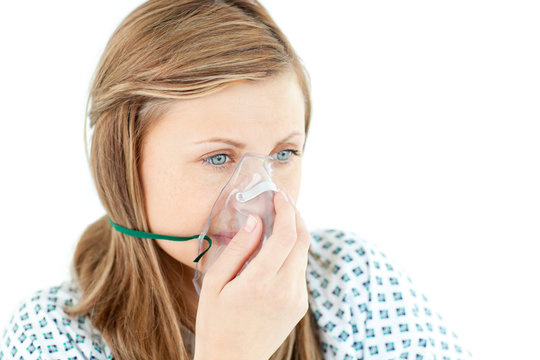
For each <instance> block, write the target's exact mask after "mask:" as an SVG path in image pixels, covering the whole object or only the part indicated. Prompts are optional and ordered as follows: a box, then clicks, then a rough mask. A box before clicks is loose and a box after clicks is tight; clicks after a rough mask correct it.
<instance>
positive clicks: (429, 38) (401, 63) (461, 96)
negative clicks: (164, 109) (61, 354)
mask: <svg viewBox="0 0 540 360" xmlns="http://www.w3.org/2000/svg"><path fill="white" fill-rule="evenodd" d="M140 3H141V1H126V0H124V1H108V0H107V1H105V0H94V1H91V2H89V1H84V2H83V1H72V0H70V1H67V0H66V1H59V0H51V1H47V2H42V1H35V0H34V1H29V2H28V1H25V2H15V1H11V2H2V3H1V5H0V34H1V37H2V38H1V40H2V47H1V57H0V71H1V74H2V86H1V92H2V93H1V96H0V101H1V110H0V111H1V115H0V116H1V119H2V125H1V130H0V156H1V162H0V164H1V167H0V168H1V177H0V181H1V186H0V199H1V200H0V203H1V205H0V206H1V207H0V211H1V216H0V219H1V220H0V221H1V232H2V236H1V241H0V276H1V290H0V291H1V295H0V324H5V323H6V322H7V321H8V320H9V316H10V313H11V312H12V311H13V310H14V309H15V307H16V305H17V303H18V302H19V301H20V300H21V299H22V298H24V297H25V296H28V295H29V294H31V293H32V292H34V291H36V290H37V289H41V288H45V287H48V286H52V285H56V284H59V282H61V281H63V280H64V279H66V278H67V277H68V275H69V272H68V269H69V265H70V261H71V256H72V253H73V250H74V247H75V244H76V242H77V240H78V237H79V236H80V234H81V233H82V231H83V230H84V228H85V227H86V226H87V225H88V224H89V223H90V222H92V221H94V220H95V219H96V218H97V217H99V216H101V215H102V214H103V213H104V211H103V208H102V207H101V204H100V203H99V200H98V198H97V195H96V192H95V190H94V187H93V183H92V182H91V178H90V174H89V171H88V167H87V164H86V159H85V155H84V144H83V123H84V121H83V119H84V105H85V101H86V96H87V92H88V87H89V82H90V78H91V75H92V73H93V71H94V69H95V67H96V65H97V62H98V58H99V56H100V54H101V52H102V50H103V48H104V46H105V44H106V42H107V40H108V38H109V37H110V35H111V34H112V32H113V30H114V29H115V28H116V26H117V25H118V24H119V22H120V21H121V20H122V19H123V18H124V17H125V16H126V15H127V14H128V13H129V12H130V11H131V10H132V9H134V8H135V7H136V6H137V5H138V4H140ZM263 4H264V5H265V6H266V7H267V8H268V10H269V11H270V13H271V15H272V16H273V17H274V18H275V20H276V21H277V23H278V25H279V26H281V28H282V30H283V31H284V32H285V34H286V35H287V36H288V37H289V40H290V41H291V42H292V44H293V46H295V48H296V50H297V52H298V53H299V55H300V57H301V58H302V59H303V61H304V63H305V64H306V66H307V68H308V70H309V71H310V74H311V77H312V88H313V119H312V126H311V130H310V133H309V137H308V145H307V147H306V154H305V159H304V173H303V185H302V193H301V196H300V200H299V203H298V208H299V209H300V210H301V212H302V214H303V216H304V218H305V219H306V221H307V223H308V226H309V227H310V228H313V229H314V228H320V227H330V228H343V229H346V230H350V231H354V232H356V233H357V234H359V235H360V236H362V237H364V238H366V239H367V240H369V241H371V242H375V243H377V244H379V246H380V248H381V249H382V250H383V251H385V252H386V253H387V255H389V256H390V257H393V258H394V259H395V260H396V261H397V262H398V263H399V264H401V265H403V266H405V268H406V269H407V270H408V272H409V274H410V275H411V277H412V278H413V279H414V280H415V282H416V284H417V286H418V288H419V289H420V290H421V291H423V292H425V293H426V294H427V295H428V298H429V299H430V301H431V302H432V304H433V307H434V308H435V309H436V310H438V311H439V312H440V313H441V314H442V315H443V317H444V318H445V319H446V321H447V323H448V325H450V327H452V328H454V329H455V330H456V332H457V333H458V335H459V336H460V337H461V338H462V339H463V343H464V345H465V346H467V347H468V348H470V349H471V351H472V352H473V354H474V355H475V357H476V358H477V359H481V358H485V359H520V358H530V356H531V355H532V354H531V351H533V349H532V348H533V347H534V344H536V343H537V342H538V338H539V335H540V331H539V330H538V324H539V322H540V306H538V304H540V295H539V291H538V287H539V285H538V283H539V282H538V279H537V277H538V274H540V265H539V261H538V260H537V258H538V246H537V243H538V242H539V241H540V228H539V225H540V190H539V184H540V141H539V139H540V66H539V64H540V21H538V19H539V18H540V10H539V6H538V3H537V2H535V1H519V0H517V1H516V0H512V1H510V0H508V1H493V0H492V1H478V0H467V1H464V0H454V1H451V2H450V1H447V2H439V1H377V2H358V1H341V2H337V1H336V2H328V1H324V2H323V1H320V2H315V1H307V0H303V1H294V2H293V1H269V0H266V1H264V0H263Z"/></svg>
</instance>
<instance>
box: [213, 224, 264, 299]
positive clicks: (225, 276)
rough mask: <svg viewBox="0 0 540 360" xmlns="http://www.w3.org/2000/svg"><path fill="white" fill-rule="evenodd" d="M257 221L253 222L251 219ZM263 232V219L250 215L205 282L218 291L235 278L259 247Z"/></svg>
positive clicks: (215, 263)
mask: <svg viewBox="0 0 540 360" xmlns="http://www.w3.org/2000/svg"><path fill="white" fill-rule="evenodd" d="M250 219H252V220H254V221H255V224H253V223H252V222H251V221H252V220H250ZM261 234H262V221H261V219H260V217H258V216H256V215H250V216H249V217H248V219H247V220H246V223H245V224H244V226H243V227H242V229H240V231H238V233H236V235H235V236H234V237H233V238H232V239H231V241H230V242H229V244H228V245H227V247H226V248H225V250H223V253H221V255H220V256H219V257H218V258H217V260H216V261H215V262H214V264H213V265H212V266H211V267H210V269H209V270H208V271H207V272H206V274H205V276H204V284H203V286H204V285H205V284H206V283H208V285H207V287H208V286H209V287H211V288H213V289H214V291H215V292H216V293H219V292H221V290H222V289H223V288H224V287H225V285H227V283H228V282H229V281H231V280H232V279H234V277H235V276H236V275H237V274H238V272H239V271H240V269H241V268H242V266H243V265H244V263H245V262H246V260H247V259H248V258H249V256H250V255H251V254H252V253H253V252H254V250H255V249H256V248H257V245H258V243H259V240H260V238H261Z"/></svg>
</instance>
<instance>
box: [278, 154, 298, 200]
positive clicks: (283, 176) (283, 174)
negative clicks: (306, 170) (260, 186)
mask: <svg viewBox="0 0 540 360" xmlns="http://www.w3.org/2000/svg"><path fill="white" fill-rule="evenodd" d="M273 178H274V181H275V182H276V185H277V186H278V187H279V188H281V189H282V190H284V191H285V192H286V193H288V194H289V195H291V196H292V197H293V198H294V200H295V201H296V200H297V199H298V194H299V193H300V183H301V180H302V166H301V163H300V162H298V163H297V164H294V165H293V166H291V167H290V168H287V169H276V170H275V171H274V175H273Z"/></svg>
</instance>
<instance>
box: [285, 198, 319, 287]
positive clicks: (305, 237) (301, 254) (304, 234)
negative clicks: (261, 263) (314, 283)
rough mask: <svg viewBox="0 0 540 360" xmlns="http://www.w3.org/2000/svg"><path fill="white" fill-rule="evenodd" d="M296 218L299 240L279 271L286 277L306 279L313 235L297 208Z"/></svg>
mask: <svg viewBox="0 0 540 360" xmlns="http://www.w3.org/2000/svg"><path fill="white" fill-rule="evenodd" d="M294 210H295V216H296V233H297V239H296V242H295V244H294V246H293V248H292V250H291V252H290V253H289V256H287V259H286V260H285V262H284V263H283V265H282V266H281V269H280V270H279V273H280V274H283V275H284V276H298V275H300V276H302V277H303V278H305V272H306V267H307V262H308V251H309V246H310V245H311V234H310V233H309V230H308V228H307V226H306V224H305V222H304V219H303V218H302V216H301V215H300V212H299V211H298V209H296V207H295V208H294Z"/></svg>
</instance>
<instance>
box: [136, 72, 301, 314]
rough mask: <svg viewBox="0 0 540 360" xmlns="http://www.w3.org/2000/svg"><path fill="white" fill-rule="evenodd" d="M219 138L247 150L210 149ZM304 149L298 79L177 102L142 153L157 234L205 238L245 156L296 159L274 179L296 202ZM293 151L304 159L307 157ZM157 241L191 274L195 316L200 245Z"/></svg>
mask: <svg viewBox="0 0 540 360" xmlns="http://www.w3.org/2000/svg"><path fill="white" fill-rule="evenodd" d="M291 134H295V135H293V136H292V137H290V135H291ZM216 137H219V138H224V139H229V140H231V141H235V142H238V143H241V144H242V146H236V145H232V144H226V143H223V142H207V141H206V140H207V139H211V138H216ZM284 139H286V141H285V142H284V143H282V141H283V140H284ZM304 141H305V130H304V100H303V94H302V91H301V89H300V87H299V86H298V83H297V80H296V76H295V74H294V72H292V71H287V72H283V73H281V74H278V75H274V76H272V77H269V78H266V79H264V80H262V81H242V82H238V83H234V84H232V85H229V86H228V87H226V88H224V89H222V90H220V91H218V92H215V93H212V94H210V95H206V96H203V97H201V98H197V99H190V100H180V101H176V102H174V103H173V104H172V105H170V107H169V108H168V109H167V110H166V111H165V113H164V114H163V115H162V116H161V117H160V118H159V119H157V120H156V121H155V122H154V123H152V124H151V125H150V128H149V130H148V132H147V134H146V135H145V138H144V141H143V145H142V149H141V165H140V169H139V170H140V176H141V179H142V185H143V191H144V194H145V207H146V212H147V216H148V222H149V226H150V231H151V232H154V233H158V234H169V235H176V236H193V235H198V234H199V233H200V232H201V231H202V229H203V228H204V225H205V223H206V220H207V218H208V215H209V213H210V210H211V208H212V205H213V203H214V201H215V199H216V197H217V195H218V194H219V191H220V190H221V188H222V187H223V185H224V184H225V182H226V181H227V180H228V179H229V177H230V176H231V174H232V172H233V170H234V167H235V166H236V164H237V163H238V161H239V160H240V158H241V156H242V155H243V154H244V153H245V152H254V153H258V154H263V155H269V156H273V157H277V156H279V155H278V153H279V152H281V156H282V157H281V158H286V157H287V155H290V156H289V157H288V159H287V160H286V161H284V162H283V165H280V166H277V167H274V169H275V170H274V176H275V179H276V183H279V184H280V187H281V188H282V189H283V190H285V192H286V193H287V194H289V196H290V197H292V200H293V201H294V202H296V200H297V198H298V194H299V191H300V180H301V161H302V160H301V159H302V158H301V156H302V149H303V146H304ZM199 142H200V143H199ZM195 143H199V144H195ZM289 149H292V150H296V151H298V152H299V156H295V155H294V154H292V153H290V152H288V151H287V150H289ZM219 154H226V155H228V157H225V159H226V162H225V163H224V164H223V165H218V166H221V167H222V168H221V169H218V168H217V167H213V166H212V164H211V163H210V162H211V161H214V164H221V162H223V159H224V157H219V156H218V157H217V158H216V157H215V156H216V155H219ZM213 156H214V158H211V157H213ZM205 159H206V160H205ZM155 241H156V242H157V244H158V245H159V246H160V247H161V248H162V249H163V250H164V251H165V252H166V253H168V254H169V255H170V256H171V257H173V258H174V259H176V260H178V262H179V263H180V264H182V266H183V267H184V268H185V274H186V276H185V284H184V285H186V290H188V291H191V295H190V296H191V298H192V306H193V307H194V310H193V311H195V309H196V306H197V304H196V301H195V299H194V297H195V296H196V293H194V290H193V286H192V284H191V279H192V277H193V269H194V268H195V263H193V259H195V258H196V256H197V254H198V241H197V240H193V241H186V242H173V241H167V240H155Z"/></svg>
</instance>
